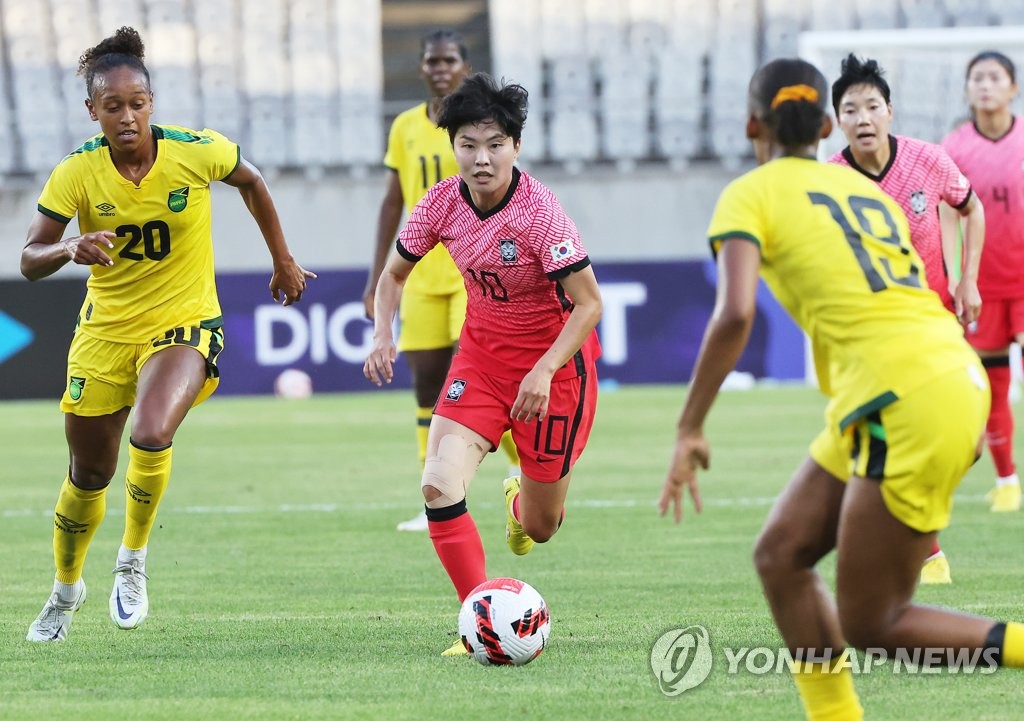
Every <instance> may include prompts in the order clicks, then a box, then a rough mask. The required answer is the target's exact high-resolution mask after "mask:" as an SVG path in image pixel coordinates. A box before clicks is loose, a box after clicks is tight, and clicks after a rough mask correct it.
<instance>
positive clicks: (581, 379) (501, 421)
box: [434, 354, 597, 483]
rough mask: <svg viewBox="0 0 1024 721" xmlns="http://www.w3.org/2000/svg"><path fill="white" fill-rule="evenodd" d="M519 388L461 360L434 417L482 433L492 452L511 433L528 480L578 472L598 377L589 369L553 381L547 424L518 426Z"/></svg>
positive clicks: (552, 478) (591, 421)
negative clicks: (514, 417) (515, 410)
mask: <svg viewBox="0 0 1024 721" xmlns="http://www.w3.org/2000/svg"><path fill="white" fill-rule="evenodd" d="M519 383H520V381H519V380H508V379H505V378H495V377H494V376H492V375H490V374H488V373H487V372H486V371H484V370H483V369H481V368H480V367H478V366H477V365H475V364H473V363H472V362H471V361H469V360H467V359H466V358H465V357H464V356H462V355H461V354H457V355H456V356H455V359H454V360H453V361H452V367H451V370H449V371H448V378H447V380H446V381H445V385H444V388H442V390H441V397H440V398H439V399H438V401H437V405H436V406H435V407H434V413H436V414H437V415H439V416H444V417H445V418H449V419H451V420H453V421H455V422H456V423H461V424H462V425H464V426H466V427H467V428H469V429H471V430H474V431H476V432H477V433H479V434H480V435H482V436H483V437H484V438H486V439H487V440H489V441H490V442H491V446H493V448H492V450H493V449H494V448H497V447H498V442H499V440H500V439H501V435H502V434H503V433H504V432H505V431H507V430H508V429H510V428H511V429H512V439H513V440H514V441H515V443H516V448H517V449H518V451H519V465H520V468H521V469H522V471H523V475H524V476H526V477H527V478H530V479H532V480H534V481H541V482H543V483H553V482H555V481H557V480H559V479H560V478H563V477H564V476H566V475H567V474H568V473H569V471H570V470H572V467H573V465H574V464H575V463H576V461H577V460H578V459H579V457H580V455H581V454H582V453H583V448H584V447H585V446H586V445H587V438H589V437H590V429H591V428H592V427H593V425H594V415H595V413H596V412H597V371H596V369H595V368H594V366H593V365H589V366H588V369H587V372H586V373H585V374H584V375H581V376H577V377H575V378H567V379H566V380H556V381H552V382H551V397H550V398H549V400H548V414H547V415H546V416H545V417H544V420H543V421H538V420H537V419H536V418H534V419H533V420H531V421H530V422H529V423H527V422H526V421H514V420H512V418H511V416H510V414H511V412H512V404H513V403H515V400H516V396H517V395H519Z"/></svg>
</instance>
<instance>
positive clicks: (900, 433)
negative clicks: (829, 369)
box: [810, 363, 990, 533]
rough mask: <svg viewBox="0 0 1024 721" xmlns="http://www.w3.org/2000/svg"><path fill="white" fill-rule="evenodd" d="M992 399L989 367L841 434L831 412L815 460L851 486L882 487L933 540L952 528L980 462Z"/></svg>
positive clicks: (962, 373)
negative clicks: (965, 482) (871, 483)
mask: <svg viewBox="0 0 1024 721" xmlns="http://www.w3.org/2000/svg"><path fill="white" fill-rule="evenodd" d="M989 402H990V392H989V388H988V382H987V380H986V378H985V371H984V370H983V369H982V367H981V364H980V363H977V364H974V363H972V364H971V365H970V366H969V367H968V368H966V369H958V370H955V371H951V372H949V373H946V374H945V375H942V376H939V377H938V378H936V379H934V380H933V381H932V382H930V383H927V384H925V385H924V386H921V387H920V388H918V389H917V390H915V391H913V392H912V393H910V394H909V395H907V396H904V397H903V398H899V399H896V400H894V401H893V402H892V403H890V404H888V405H886V406H883V407H882V408H879V409H878V410H876V411H873V412H871V413H869V414H867V415H866V416H865V417H863V418H861V419H859V420H857V421H855V422H854V423H852V424H851V425H850V426H848V427H847V428H846V429H845V431H840V426H839V418H838V411H836V410H835V409H834V408H833V407H832V406H831V405H830V406H829V408H828V410H827V411H826V412H825V421H826V424H825V430H823V431H822V432H821V433H819V434H818V437H817V438H815V439H814V441H813V442H812V443H811V449H810V453H811V458H813V459H814V460H815V462H816V463H818V465H820V466H821V467H822V468H824V469H825V470H826V471H828V472H829V473H831V474H832V475H834V476H835V477H836V478H839V479H840V480H843V481H846V480H847V479H848V478H849V477H850V476H851V475H856V476H860V477H862V478H870V479H872V480H877V481H880V482H881V484H882V499H883V500H884V501H885V505H886V508H888V509H889V512H890V513H892V515H893V516H895V517H896V518H897V519H898V520H899V521H900V522H901V523H904V524H905V525H907V526H909V527H910V528H913V529H914V530H917V531H921V532H922V533H926V532H929V531H937V530H940V529H943V528H945V527H946V526H948V525H949V517H950V513H951V511H952V508H953V491H954V490H956V487H957V485H958V484H959V483H960V480H961V479H962V478H963V476H964V473H966V472H967V469H968V468H970V466H971V465H972V464H973V463H974V461H975V460H976V459H977V453H978V448H979V441H980V440H981V435H982V433H983V432H984V430H985V421H986V419H987V418H988V409H989Z"/></svg>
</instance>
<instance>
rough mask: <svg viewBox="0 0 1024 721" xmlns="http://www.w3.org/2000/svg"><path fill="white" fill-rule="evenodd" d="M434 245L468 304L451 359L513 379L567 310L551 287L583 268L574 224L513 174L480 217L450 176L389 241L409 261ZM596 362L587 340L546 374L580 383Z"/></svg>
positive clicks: (545, 345) (544, 346) (557, 288)
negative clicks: (444, 253)
mask: <svg viewBox="0 0 1024 721" xmlns="http://www.w3.org/2000/svg"><path fill="white" fill-rule="evenodd" d="M438 243H443V244H444V246H445V247H446V248H447V249H448V252H449V253H451V256H452V259H453V260H454V261H455V265H456V266H458V268H459V271H460V272H461V273H462V280H463V282H464V283H465V284H466V290H467V295H468V300H467V305H466V322H465V324H464V325H463V326H462V335H461V337H460V338H459V353H460V354H464V356H465V357H466V358H469V359H472V360H473V361H474V362H478V363H481V364H485V366H486V368H487V369H488V372H490V373H493V374H494V375H495V376H497V377H503V378H513V379H517V380H518V379H521V378H522V377H523V376H524V375H526V373H528V372H529V371H530V370H531V369H532V368H533V366H534V364H535V363H536V362H537V360H538V359H539V358H540V357H541V356H542V355H543V354H544V353H545V352H546V351H547V350H548V349H549V348H550V347H551V344H552V343H553V342H554V340H555V338H556V337H557V336H558V334H559V332H560V331H561V330H562V327H563V326H564V325H565V322H566V320H567V319H568V317H569V313H570V312H571V310H572V299H571V298H569V297H568V296H567V295H566V294H565V291H564V290H563V289H562V286H561V285H560V284H559V283H558V279H559V278H563V277H565V276H566V275H568V274H569V273H572V272H574V271H577V270H581V269H583V268H586V267H587V266H588V265H590V258H589V257H588V256H587V251H586V249H585V248H584V247H583V243H582V242H581V241H580V236H579V233H578V232H577V230H576V224H575V223H573V222H572V219H570V218H569V216H567V215H566V214H565V211H563V210H562V207H561V205H559V203H558V200H557V198H555V196H554V194H553V193H552V192H551V191H550V190H548V189H547V188H546V187H545V186H544V185H542V184H541V183H540V182H538V181H537V180H536V179H534V178H532V177H530V176H529V175H527V174H526V173H522V172H520V171H519V170H518V169H515V168H514V169H513V171H512V184H511V185H510V186H509V189H508V192H507V193H506V194H505V197H504V198H503V199H502V201H501V202H500V203H499V204H498V205H497V206H495V207H494V208H492V209H490V210H488V211H481V210H479V209H478V208H477V207H476V206H475V205H474V204H473V200H472V198H471V197H470V194H469V188H468V187H467V186H466V184H465V183H464V182H463V181H462V179H461V178H460V177H459V176H457V175H456V176H453V177H451V178H448V179H447V180H442V181H441V182H440V183H438V184H437V185H435V186H434V187H433V188H431V190H430V191H429V192H428V193H427V194H426V195H425V196H424V197H423V199H422V200H421V201H420V202H419V203H418V204H417V206H416V208H415V209H414V210H413V212H412V215H410V216H409V221H408V222H407V223H406V225H405V227H404V228H403V229H402V232H401V233H400V234H399V236H398V244H397V246H398V252H399V253H401V254H402V256H403V257H405V258H406V259H407V260H411V261H414V262H415V261H417V260H419V259H420V258H422V257H423V256H424V255H426V254H427V252H428V251H429V250H430V249H431V248H433V247H434V246H435V245H437V244H438ZM599 355H600V346H599V345H598V342H597V335H596V334H595V333H593V332H591V334H590V336H589V337H588V338H587V341H586V342H585V343H584V344H583V348H582V349H581V350H580V352H579V353H577V354H576V355H575V356H574V357H573V358H572V359H570V360H569V362H568V363H566V365H565V366H563V367H562V368H560V369H559V370H558V372H556V373H555V379H562V378H568V377H573V376H577V375H580V374H582V373H583V372H585V371H586V370H587V368H588V367H589V366H591V365H592V364H593V362H594V361H595V360H596V359H597V357H598V356H599Z"/></svg>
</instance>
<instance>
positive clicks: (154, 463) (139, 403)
mask: <svg viewBox="0 0 1024 721" xmlns="http://www.w3.org/2000/svg"><path fill="white" fill-rule="evenodd" d="M205 384H206V359H205V358H204V357H203V356H202V355H201V354H200V353H197V352H196V351H195V350H194V349H193V348H190V347H187V346H171V347H170V348H166V349H164V350H161V351H160V352H159V353H156V354H155V355H153V356H151V357H150V358H149V359H148V360H147V361H146V362H145V364H144V365H143V367H142V370H141V371H140V373H139V384H138V391H137V393H136V399H135V412H134V415H133V416H132V429H131V438H130V440H129V446H128V471H127V477H126V479H125V504H126V505H125V530H124V535H123V536H122V539H121V546H120V548H119V549H118V552H117V560H116V561H115V563H114V585H113V589H112V590H111V593H110V604H109V611H110V618H111V620H112V621H113V622H114V625H116V626H117V627H118V628H122V629H132V628H137V627H138V626H139V625H140V624H141V623H142V622H143V621H145V620H146V617H147V616H148V615H149V592H148V589H147V585H146V581H147V579H148V578H149V577H148V576H147V575H146V555H147V549H148V543H149V534H150V531H151V530H152V528H153V523H154V522H155V520H156V514H157V511H158V509H159V506H160V501H161V499H162V498H163V495H164V491H165V490H166V488H167V484H168V481H169V480H170V475H171V442H172V441H173V440H174V434H175V433H176V432H177V430H178V427H179V426H180V425H181V422H182V421H183V420H184V419H185V416H186V414H187V413H188V412H189V410H190V409H191V408H192V405H193V403H195V400H196V398H197V397H198V396H199V393H200V392H201V391H202V390H203V387H204V386H205Z"/></svg>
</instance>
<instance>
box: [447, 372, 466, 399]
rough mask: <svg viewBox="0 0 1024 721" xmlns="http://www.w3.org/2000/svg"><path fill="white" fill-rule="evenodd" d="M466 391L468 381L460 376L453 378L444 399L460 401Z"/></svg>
mask: <svg viewBox="0 0 1024 721" xmlns="http://www.w3.org/2000/svg"><path fill="white" fill-rule="evenodd" d="M465 392H466V381H464V380H461V379H460V378H454V379H452V384H451V385H450V386H448V392H447V393H445V395H444V399H445V400H446V401H453V402H454V401H458V400H459V399H460V398H462V394H463V393H465Z"/></svg>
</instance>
